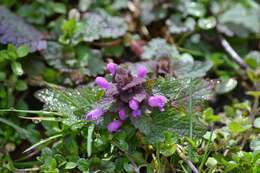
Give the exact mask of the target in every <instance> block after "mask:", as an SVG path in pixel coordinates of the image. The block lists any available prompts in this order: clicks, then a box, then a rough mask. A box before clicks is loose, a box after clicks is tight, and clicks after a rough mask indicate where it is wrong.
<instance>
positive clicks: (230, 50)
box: [219, 34, 248, 69]
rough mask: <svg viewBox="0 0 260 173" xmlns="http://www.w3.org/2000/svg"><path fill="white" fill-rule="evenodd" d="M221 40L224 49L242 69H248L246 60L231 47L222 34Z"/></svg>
mask: <svg viewBox="0 0 260 173" xmlns="http://www.w3.org/2000/svg"><path fill="white" fill-rule="evenodd" d="M219 39H220V43H221V45H222V47H223V48H224V49H225V51H226V52H227V53H228V54H229V56H230V57H231V58H232V59H233V60H234V61H235V62H236V63H237V64H239V65H240V66H241V67H242V68H244V69H246V68H247V67H248V66H247V64H246V63H245V62H244V60H243V59H242V58H241V57H240V56H239V55H238V53H237V52H236V51H235V50H234V49H233V48H232V47H231V45H230V44H229V43H228V41H227V40H226V39H225V38H224V37H223V36H222V35H221V34H219Z"/></svg>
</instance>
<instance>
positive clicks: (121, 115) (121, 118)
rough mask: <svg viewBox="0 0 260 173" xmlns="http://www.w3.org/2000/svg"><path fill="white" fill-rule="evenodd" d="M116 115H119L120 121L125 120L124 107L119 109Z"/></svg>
mask: <svg viewBox="0 0 260 173" xmlns="http://www.w3.org/2000/svg"><path fill="white" fill-rule="evenodd" d="M118 115H119V118H120V120H125V119H126V112H125V108H124V107H121V108H120V109H119V112H118Z"/></svg>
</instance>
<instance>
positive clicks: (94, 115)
mask: <svg viewBox="0 0 260 173" xmlns="http://www.w3.org/2000/svg"><path fill="white" fill-rule="evenodd" d="M103 114H104V112H103V110H102V109H99V108H97V109H94V110H92V111H90V112H89V113H87V114H86V119H87V120H95V121H97V120H99V119H100V118H101V117H102V115H103Z"/></svg>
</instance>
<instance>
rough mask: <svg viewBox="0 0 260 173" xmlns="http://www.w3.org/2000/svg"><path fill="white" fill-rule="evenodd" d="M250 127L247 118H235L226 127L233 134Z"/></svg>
mask: <svg viewBox="0 0 260 173" xmlns="http://www.w3.org/2000/svg"><path fill="white" fill-rule="evenodd" d="M251 127H252V125H251V123H250V122H249V120H248V119H242V120H236V121H232V122H230V123H229V124H228V128H229V129H230V131H231V132H232V133H233V134H235V135H237V134H239V133H242V132H244V131H246V130H248V129H250V128H251Z"/></svg>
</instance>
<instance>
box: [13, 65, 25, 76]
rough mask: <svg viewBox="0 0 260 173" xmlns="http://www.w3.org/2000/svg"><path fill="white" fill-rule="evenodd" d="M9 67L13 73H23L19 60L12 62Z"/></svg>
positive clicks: (18, 74) (19, 74)
mask: <svg viewBox="0 0 260 173" xmlns="http://www.w3.org/2000/svg"><path fill="white" fill-rule="evenodd" d="M11 68H12V71H13V72H14V74H15V75H17V76H21V75H22V74H23V69H22V65H21V64H20V63H19V62H12V64H11Z"/></svg>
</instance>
